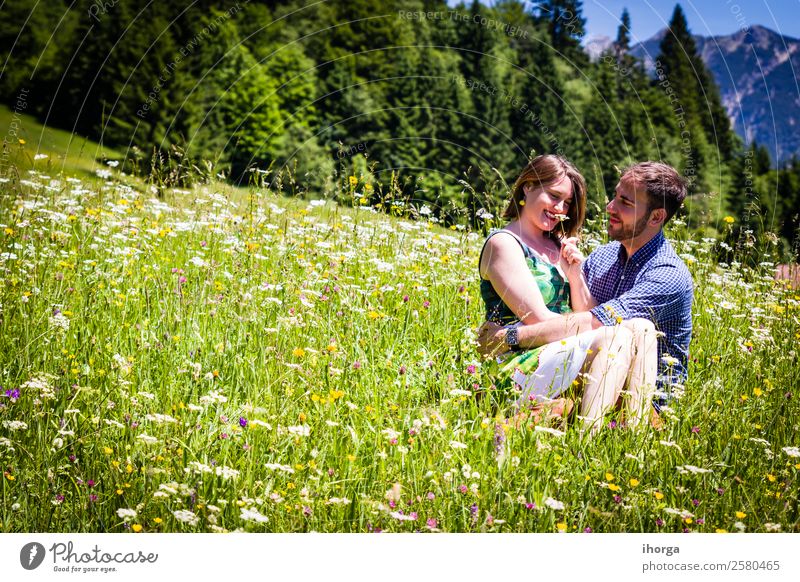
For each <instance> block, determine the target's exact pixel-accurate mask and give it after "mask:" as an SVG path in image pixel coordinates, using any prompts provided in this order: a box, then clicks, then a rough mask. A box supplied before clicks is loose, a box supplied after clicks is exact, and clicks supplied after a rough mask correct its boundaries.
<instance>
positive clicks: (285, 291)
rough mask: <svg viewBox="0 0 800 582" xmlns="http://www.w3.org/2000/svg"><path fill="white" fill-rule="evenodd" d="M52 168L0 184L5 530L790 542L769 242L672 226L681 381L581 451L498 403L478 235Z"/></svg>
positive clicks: (791, 451) (777, 299)
mask: <svg viewBox="0 0 800 582" xmlns="http://www.w3.org/2000/svg"><path fill="white" fill-rule="evenodd" d="M23 149H24V148H23ZM31 153H32V152H31ZM29 157H30V158H31V160H33V156H32V155H31V156H29ZM37 163H38V164H39V165H36V164H33V163H32V164H31V169H26V170H25V171H24V172H23V173H22V174H21V175H20V176H19V178H18V179H15V178H13V179H8V178H4V179H3V180H4V181H3V183H1V184H0V191H2V202H0V385H2V389H0V465H2V470H3V477H2V479H0V483H1V484H0V496H2V504H1V505H0V531H3V532H32V531H50V532H131V533H135V532H195V531H197V532H223V531H237V530H243V531H260V532H304V531H320V532H378V531H386V532H437V531H443V532H626V531H628V532H681V531H687V532H711V533H713V532H739V531H745V532H771V531H782V532H797V531H798V530H800V514H799V513H798V492H800V487H798V477H800V436H798V434H800V431H798V418H800V405H799V404H798V396H799V395H798V379H797V378H798V366H797V363H796V361H797V353H796V350H797V345H798V339H799V338H800V326H799V325H798V316H799V315H800V310H798V306H800V295H798V291H797V290H792V289H791V288H789V287H788V286H786V285H784V284H783V283H782V282H776V281H774V280H773V276H772V273H773V265H772V264H771V263H769V262H768V261H769V260H771V258H770V257H769V256H765V257H764V260H765V262H764V263H763V264H762V265H761V266H759V267H758V269H756V270H753V269H750V268H746V267H744V266H742V265H741V264H738V263H736V262H731V263H730V264H722V263H718V262H716V261H715V260H714V259H713V256H714V249H715V248H717V245H718V243H717V241H716V240H714V239H710V238H709V239H703V240H690V239H689V238H688V237H687V235H686V231H685V229H684V226H683V225H681V223H680V221H676V222H675V223H674V224H673V225H672V226H671V227H670V229H669V233H668V234H669V236H670V238H671V239H672V240H673V241H674V244H675V245H676V247H677V249H678V251H679V253H680V254H681V255H682V256H684V258H685V260H686V262H687V264H688V265H689V267H690V269H691V271H692V274H693V276H694V281H695V286H696V292H695V304H694V316H695V318H694V325H695V336H694V340H693V342H692V346H691V364H690V376H689V381H688V383H687V384H686V386H685V392H684V395H683V397H682V398H681V399H680V400H678V401H677V402H676V403H675V405H674V406H672V408H671V409H670V410H669V411H668V412H667V413H666V416H665V420H666V422H665V426H664V428H663V430H660V431H654V430H651V429H647V430H642V431H630V430H627V429H624V428H621V427H620V426H618V425H615V422H614V421H613V419H608V424H607V426H606V428H605V429H604V430H602V431H601V432H600V434H599V435H598V436H596V437H595V438H593V439H587V438H585V437H583V436H582V435H581V434H580V433H579V431H578V430H577V429H576V428H575V426H574V425H572V426H567V427H566V428H565V429H564V428H563V427H552V426H546V425H537V426H534V425H526V424H525V423H522V424H519V425H518V424H517V423H515V422H512V421H510V420H509V419H510V417H511V411H510V409H509V408H508V406H506V405H505V402H506V400H507V399H506V397H505V396H504V395H502V394H493V393H492V390H491V386H492V379H491V376H490V372H489V370H490V367H489V366H487V365H485V364H484V363H482V362H481V361H480V359H479V357H478V356H477V353H476V352H475V347H474V338H475V333H474V332H475V329H476V328H477V327H478V326H479V325H480V323H481V322H482V319H483V314H482V304H481V300H480V296H479V293H478V275H477V259H478V253H479V251H480V246H481V242H482V238H483V235H482V234H480V233H474V232H469V231H468V230H459V229H457V228H456V229H445V228H442V227H441V226H439V225H437V224H435V223H434V221H432V220H431V219H430V217H429V216H427V215H426V214H425V213H424V211H423V212H422V213H418V215H417V217H415V218H412V217H409V216H387V215H386V214H384V213H377V212H375V210H374V209H373V208H369V207H363V208H360V207H358V200H359V199H360V198H361V197H362V196H363V195H364V194H365V193H369V190H370V188H371V187H372V186H373V185H372V184H369V183H368V182H365V180H364V179H362V178H361V177H358V176H353V177H351V179H350V182H349V183H346V184H345V186H344V187H343V191H342V192H340V193H339V195H340V197H348V196H350V197H352V198H353V199H355V201H356V206H355V207H350V206H349V205H340V204H337V203H336V202H334V201H333V200H332V199H331V196H330V195H322V194H320V196H319V197H318V199H316V200H315V199H310V200H309V199H306V200H303V199H299V198H292V197H286V196H283V195H282V194H281V193H280V192H275V191H271V190H269V189H267V188H256V187H252V188H249V189H233V188H230V187H226V186H222V185H219V186H214V185H207V186H199V187H196V188H194V189H192V190H172V191H168V192H167V193H166V195H165V196H164V197H163V198H158V197H156V196H155V195H154V194H153V193H152V192H151V191H150V190H148V189H147V188H146V187H144V186H142V185H136V184H131V181H130V179H128V178H127V177H124V176H121V175H120V172H119V171H118V170H117V169H116V168H114V167H104V168H102V169H101V170H100V171H99V172H97V173H95V175H94V177H90V175H89V174H87V173H79V172H78V173H74V174H70V173H69V172H61V171H60V170H59V169H58V168H56V167H53V166H49V167H48V165H47V164H48V162H47V160H44V159H42V160H41V162H37ZM75 175H80V177H70V176H75ZM600 232H602V224H600V223H596V224H593V225H589V228H588V230H587V232H586V233H585V235H584V244H585V246H586V250H587V251H589V250H591V248H593V246H594V245H596V244H599V243H600V241H601V239H602V237H601V235H600V234H598V233H600ZM476 392H486V393H488V397H484V398H476V397H475V393H476Z"/></svg>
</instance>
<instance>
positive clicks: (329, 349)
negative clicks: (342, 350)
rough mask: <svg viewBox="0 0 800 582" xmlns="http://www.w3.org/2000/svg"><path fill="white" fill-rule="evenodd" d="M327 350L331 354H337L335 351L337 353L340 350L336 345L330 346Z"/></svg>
mask: <svg viewBox="0 0 800 582" xmlns="http://www.w3.org/2000/svg"><path fill="white" fill-rule="evenodd" d="M325 349H326V350H328V351H329V352H330V353H333V352H335V351H336V350H337V349H338V348H337V347H336V344H328V347H327V348H325Z"/></svg>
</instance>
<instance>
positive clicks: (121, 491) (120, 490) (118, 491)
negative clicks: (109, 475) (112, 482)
mask: <svg viewBox="0 0 800 582" xmlns="http://www.w3.org/2000/svg"><path fill="white" fill-rule="evenodd" d="M123 493H125V492H124V491H123V490H122V489H117V495H122V494H123Z"/></svg>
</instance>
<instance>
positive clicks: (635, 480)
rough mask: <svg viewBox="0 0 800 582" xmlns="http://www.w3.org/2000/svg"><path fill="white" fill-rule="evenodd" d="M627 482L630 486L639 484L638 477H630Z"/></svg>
mask: <svg viewBox="0 0 800 582" xmlns="http://www.w3.org/2000/svg"><path fill="white" fill-rule="evenodd" d="M629 483H630V484H631V487H636V486H637V485H638V484H639V480H638V479H631V480H630V481H629Z"/></svg>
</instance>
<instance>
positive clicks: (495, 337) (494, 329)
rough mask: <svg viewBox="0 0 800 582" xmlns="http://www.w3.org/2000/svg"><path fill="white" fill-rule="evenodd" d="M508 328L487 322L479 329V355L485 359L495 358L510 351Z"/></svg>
mask: <svg viewBox="0 0 800 582" xmlns="http://www.w3.org/2000/svg"><path fill="white" fill-rule="evenodd" d="M505 338H506V328H504V327H503V326H502V325H498V324H496V323H494V322H491V321H487V322H486V323H484V324H483V325H482V326H481V327H480V329H478V353H479V354H481V355H482V356H484V357H485V358H494V357H497V356H499V355H500V354H502V353H505V352H506V351H508V347H507V346H506V341H505Z"/></svg>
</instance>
